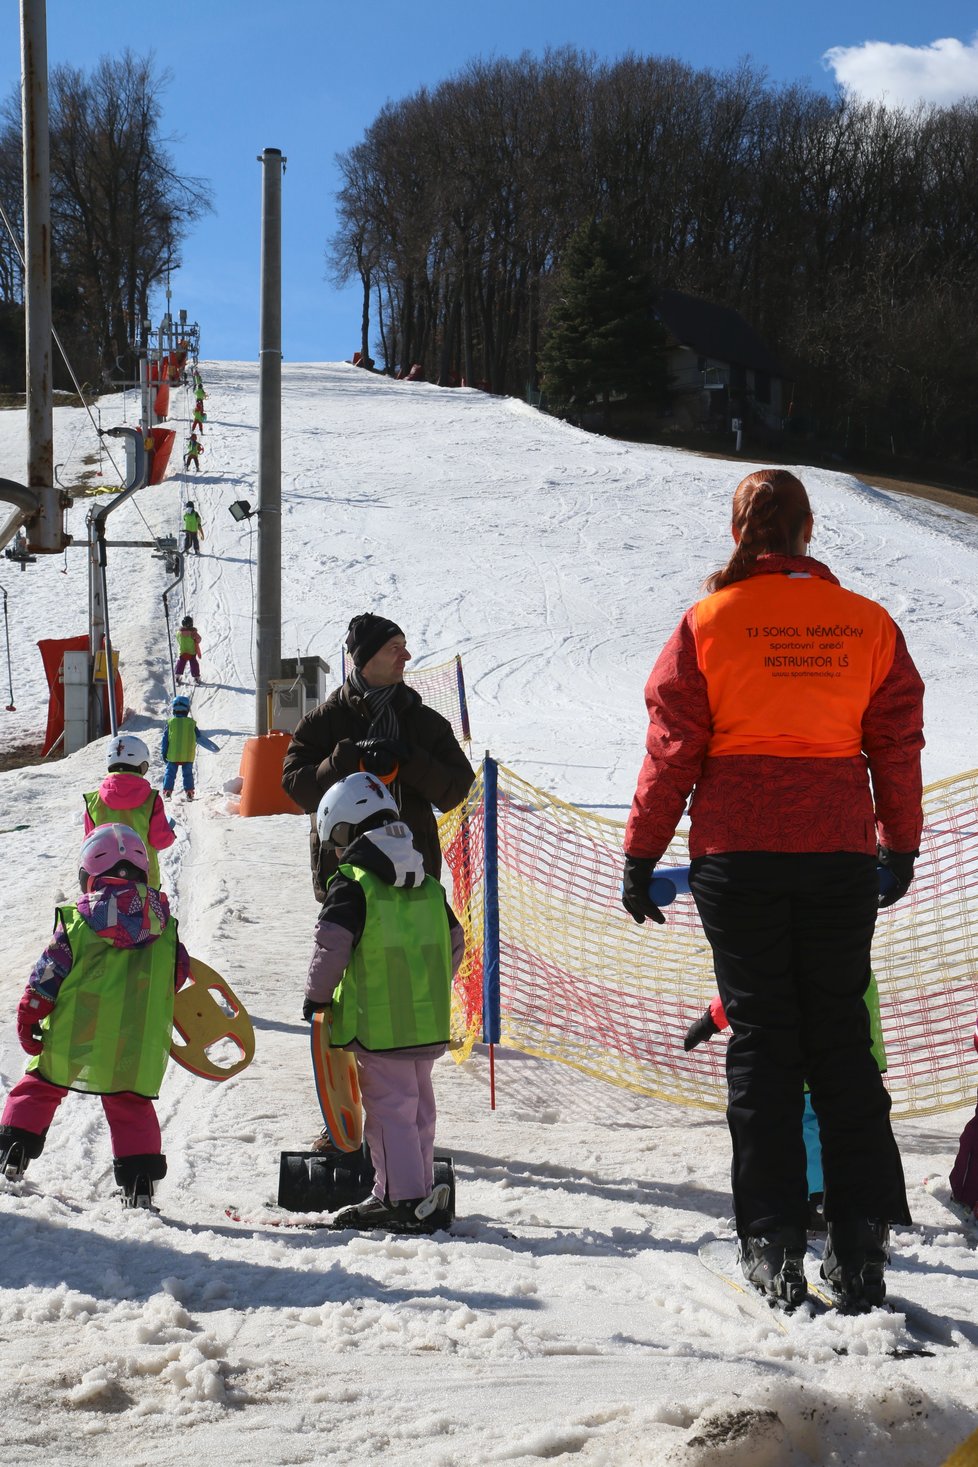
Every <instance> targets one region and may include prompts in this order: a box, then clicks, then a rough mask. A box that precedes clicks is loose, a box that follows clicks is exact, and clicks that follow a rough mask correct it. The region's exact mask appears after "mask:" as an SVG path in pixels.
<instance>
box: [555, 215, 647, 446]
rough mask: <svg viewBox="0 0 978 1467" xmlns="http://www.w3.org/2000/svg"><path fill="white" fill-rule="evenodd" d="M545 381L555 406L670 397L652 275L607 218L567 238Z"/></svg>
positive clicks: (569, 409) (581, 408)
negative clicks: (654, 302) (667, 389)
mask: <svg viewBox="0 0 978 1467" xmlns="http://www.w3.org/2000/svg"><path fill="white" fill-rule="evenodd" d="M553 294H554V303H553V305H552V307H551V309H550V312H549V324H548V332H547V344H546V347H545V348H544V352H543V357H542V362H541V367H542V386H543V390H544V392H545V393H546V395H547V399H548V401H549V403H550V405H551V407H553V408H554V409H555V410H556V411H558V412H561V413H569V414H573V415H574V416H579V415H580V414H582V413H584V412H586V410H587V409H588V408H590V407H592V406H594V405H596V404H598V403H600V404H601V407H602V414H603V419H604V423H605V425H606V427H607V426H610V422H611V417H610V409H611V401H612V398H617V399H619V400H622V401H623V402H625V403H627V404H628V405H629V406H634V405H636V404H652V405H660V404H661V403H663V402H664V401H665V397H666V385H667V380H668V373H667V369H666V360H665V336H664V333H663V331H662V328H661V326H659V325H658V323H657V322H656V321H655V320H654V319H653V316H652V289H651V284H650V281H649V278H648V275H647V274H646V273H645V272H644V271H643V270H642V269H641V268H640V267H639V266H638V265H637V264H636V262H635V260H634V259H633V258H632V257H631V256H630V254H629V252H628V251H627V250H625V249H623V248H622V246H621V245H620V244H619V242H618V240H617V238H616V237H615V234H614V232H613V231H612V229H611V228H610V227H609V226H608V225H606V224H605V225H602V224H599V223H598V222H597V221H596V220H592V221H591V222H590V223H588V224H586V225H584V226H583V227H582V228H581V229H579V230H578V231H577V233H576V234H575V235H574V236H573V237H572V238H571V240H570V241H569V242H568V245H567V249H566V251H565V253H564V258H563V261H562V263H561V266H560V269H559V270H558V271H557V273H556V277H555V280H554V286H553Z"/></svg>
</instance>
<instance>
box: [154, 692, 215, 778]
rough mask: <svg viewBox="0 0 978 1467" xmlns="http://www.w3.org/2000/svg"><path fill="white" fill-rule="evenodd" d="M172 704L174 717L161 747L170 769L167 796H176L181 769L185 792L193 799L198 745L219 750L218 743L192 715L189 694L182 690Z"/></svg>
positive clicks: (167, 770) (167, 727)
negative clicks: (210, 737) (183, 692)
mask: <svg viewBox="0 0 978 1467" xmlns="http://www.w3.org/2000/svg"><path fill="white" fill-rule="evenodd" d="M170 706H171V710H172V712H173V717H172V718H171V719H170V721H169V723H168V724H167V726H166V728H165V729H164V730H163V743H162V746H161V748H160V753H161V754H162V756H163V758H164V759H165V760H166V771H165V773H164V775H163V798H164V799H165V800H169V799H170V798H171V797H172V795H173V786H174V785H175V784H176V782H177V770H178V769H179V770H180V772H181V774H182V776H183V790H184V794H185V795H186V796H187V799H188V800H192V799H193V797H194V759H195V758H196V757H197V745H198V744H201V745H202V746H203V747H204V748H205V749H210V751H211V753H212V754H216V753H217V745H216V744H215V743H212V742H211V740H210V739H209V738H208V737H207V735H206V734H202V733H201V731H200V729H199V728H198V727H197V725H196V723H195V722H194V720H193V719H192V718H191V716H190V699H189V698H187V697H184V696H183V695H182V694H181V695H180V696H179V697H176V698H174V700H173V702H172V704H171V705H170Z"/></svg>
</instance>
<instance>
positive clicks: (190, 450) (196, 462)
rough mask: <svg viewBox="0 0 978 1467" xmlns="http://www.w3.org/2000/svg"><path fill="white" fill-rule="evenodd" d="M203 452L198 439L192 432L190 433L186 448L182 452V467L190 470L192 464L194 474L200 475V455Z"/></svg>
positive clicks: (202, 446)
mask: <svg viewBox="0 0 978 1467" xmlns="http://www.w3.org/2000/svg"><path fill="white" fill-rule="evenodd" d="M203 451H204V445H203V444H202V443H201V441H200V439H199V438H198V437H197V434H196V433H194V432H192V433H191V434H190V437H189V438H188V439H187V446H186V448H185V449H184V450H183V466H184V468H185V469H189V468H190V465H191V464H193V466H194V473H195V474H199V473H200V455H201V454H202V453H203Z"/></svg>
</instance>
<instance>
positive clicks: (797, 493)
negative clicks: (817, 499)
mask: <svg viewBox="0 0 978 1467" xmlns="http://www.w3.org/2000/svg"><path fill="white" fill-rule="evenodd" d="M811 512H812V509H811V505H810V504H809V502H808V495H807V493H806V492H805V486H804V484H803V483H802V482H801V480H800V479H796V478H795V476H794V474H791V473H789V472H788V470H787V469H759V470H758V471H757V472H756V473H753V474H748V475H747V478H746V479H743V480H741V482H740V483H739V484H738V485H737V488H736V490H735V492H734V497H733V514H732V517H731V524H732V528H733V529H734V530H735V531H736V533H737V536H738V540H737V544H736V545H735V546H734V550H733V554H732V555H731V557H730V559H729V560H728V561H727V564H726V565H725V566H724V567H723V569H722V570H718V571H714V572H713V574H712V575H711V576H708V577H707V579H706V581H705V582H704V585H705V588H706V590H707V591H722V590H723V588H724V586H730V585H732V584H733V583H734V582H735V581H743V580H746V579H747V577H748V576H749V575H751V573H752V572H753V569H754V566H755V564H756V563H757V560H758V558H759V557H760V556H762V555H793V554H794V553H795V550H794V547H795V544H796V542H797V540H798V534H799V532H800V530H801V529H802V527H803V526H804V524H805V521H806V520H807V519H808V517H809V515H810V514H811Z"/></svg>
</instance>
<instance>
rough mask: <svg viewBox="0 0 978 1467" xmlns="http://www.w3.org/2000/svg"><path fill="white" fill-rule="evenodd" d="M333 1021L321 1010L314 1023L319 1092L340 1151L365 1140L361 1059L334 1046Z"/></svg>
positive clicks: (328, 1126)
mask: <svg viewBox="0 0 978 1467" xmlns="http://www.w3.org/2000/svg"><path fill="white" fill-rule="evenodd" d="M330 1023H331V1018H330V1015H329V1014H326V1013H323V1012H320V1013H317V1014H314V1015H313V1019H312V1024H311V1026H310V1041H311V1044H312V1068H313V1074H314V1075H315V1078H316V1094H317V1095H318V1097H319V1108H320V1110H321V1111H322V1113H323V1120H324V1121H325V1123H326V1129H327V1131H328V1132H329V1139H330V1140H331V1141H332V1143H333V1145H334V1146H335V1147H336V1148H337V1150H338V1151H357V1150H358V1149H359V1147H360V1144H361V1142H362V1141H363V1106H362V1104H361V1102H360V1081H359V1079H358V1078H357V1062H356V1060H355V1058H354V1057H353V1055H352V1054H351V1053H350V1052H349V1051H348V1050H345V1049H333V1048H331V1046H330V1042H329V1030H330Z"/></svg>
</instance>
